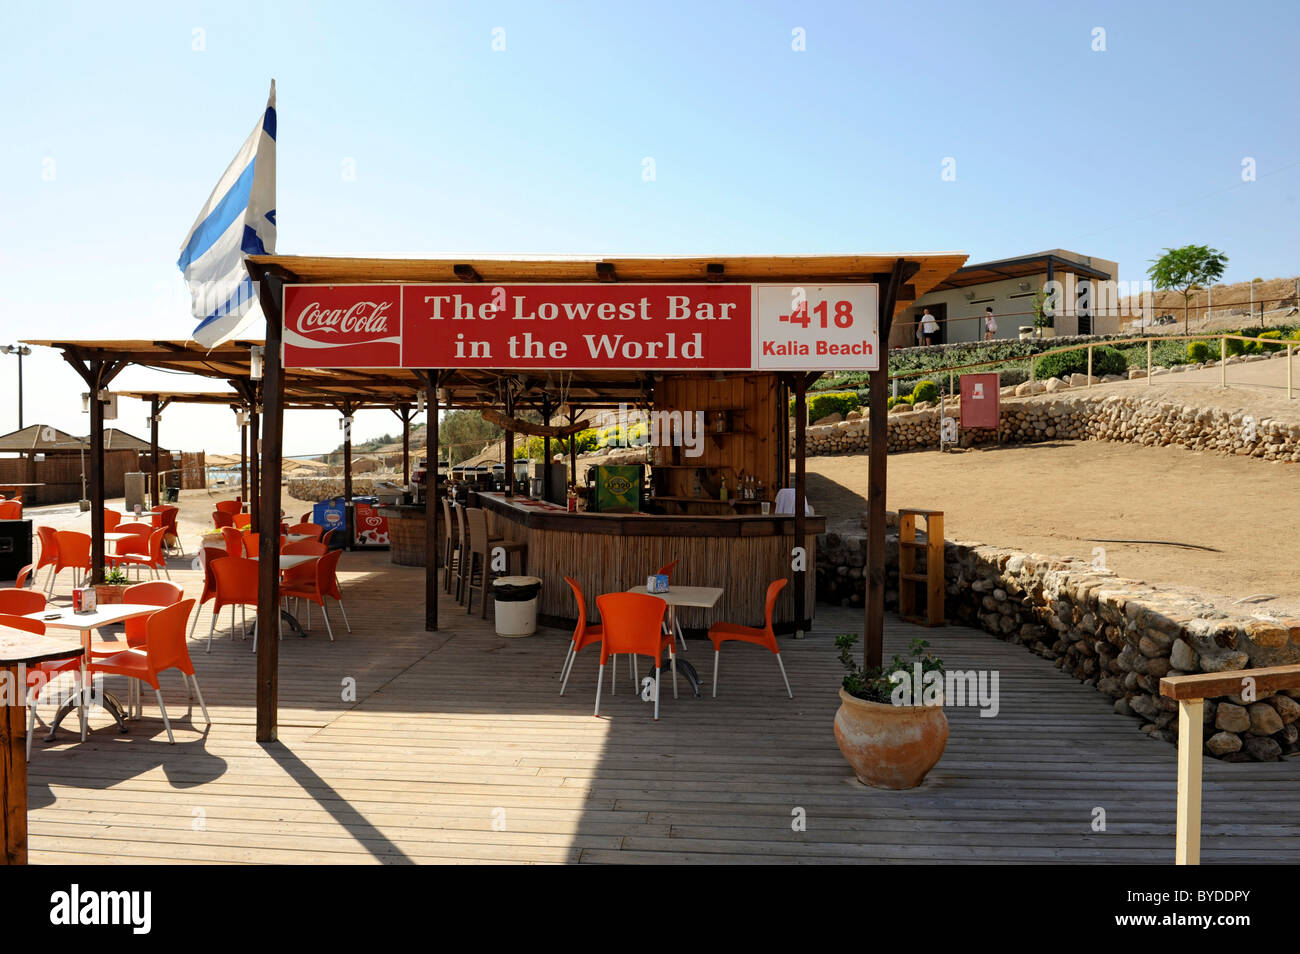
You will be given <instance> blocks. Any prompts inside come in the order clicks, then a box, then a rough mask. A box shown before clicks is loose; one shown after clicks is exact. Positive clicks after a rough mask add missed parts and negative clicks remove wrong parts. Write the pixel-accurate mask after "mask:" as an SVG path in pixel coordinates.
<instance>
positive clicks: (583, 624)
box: [560, 576, 617, 695]
mask: <svg viewBox="0 0 1300 954" xmlns="http://www.w3.org/2000/svg"><path fill="white" fill-rule="evenodd" d="M564 582H565V583H568V584H569V589H571V590H573V598H574V600H575V601H576V602H577V604H578V625H576V626H574V627H573V639H571V640H570V641H569V651H568V652H567V653H566V654H565V656H564V668H563V669H561V670H560V679H561V680H562V681H561V683H560V695H564V690H565V688H566V687H567V686H568V685H569V673H570V672H572V671H573V663H574V661H575V660H576V659H577V658H578V653H580V652H582V651H583V650H584V649H586V648H587V647H588V646H590V645H591V644H592V643H598V642H600V641H601V640H602V639H603V638H604V633H605V631H604V629H603V628H602V627H601V625H600V624H599V623H595V624H592V623H588V622H587V598H586V597H585V596H583V595H582V587H581V586H579V585H578V581H577V580H575V579H574V578H573V577H571V576H566V577H565V578H564ZM616 677H617V674H615V677H611V678H616Z"/></svg>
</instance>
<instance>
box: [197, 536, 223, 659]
mask: <svg viewBox="0 0 1300 954" xmlns="http://www.w3.org/2000/svg"><path fill="white" fill-rule="evenodd" d="M229 555H230V554H228V553H226V551H225V550H220V549H218V548H216V547H204V548H203V552H202V553H201V554H199V556H200V557H201V558H202V560H203V592H202V593H201V594H200V595H199V601H198V603H196V604H195V613H194V622H192V623H190V638H191V639H193V638H194V628H195V627H196V626H198V625H199V614H198V608H199V607H202V606H203V604H204V603H206V602H207V601H208V600H210V599H212V598H213V597H214V596H216V595H217V581H216V579H215V578H214V577H213V576H212V564H213V563H214V562H215V561H217V560H224V559H225V558H226V557H227V556H229Z"/></svg>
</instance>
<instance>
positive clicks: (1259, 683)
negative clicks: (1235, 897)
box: [1160, 665, 1300, 865]
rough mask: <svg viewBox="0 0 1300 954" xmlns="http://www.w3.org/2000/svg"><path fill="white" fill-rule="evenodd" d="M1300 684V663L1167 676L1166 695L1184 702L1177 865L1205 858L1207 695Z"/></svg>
mask: <svg viewBox="0 0 1300 954" xmlns="http://www.w3.org/2000/svg"><path fill="white" fill-rule="evenodd" d="M1279 689H1300V665H1297V666H1270V667H1267V668H1264V669H1235V670H1232V671H1231V672H1208V673H1199V674H1197V675H1194V676H1165V677H1164V678H1163V679H1161V680H1160V694H1161V695H1162V696H1165V697H1166V698H1169V699H1175V700H1177V702H1178V828H1177V833H1176V836H1175V842H1174V864H1179V865H1199V864H1200V863H1201V754H1202V753H1201V750H1202V749H1203V748H1204V741H1203V728H1204V721H1205V700H1206V699H1213V698H1215V697H1217V696H1234V695H1240V696H1241V697H1242V699H1243V700H1252V699H1256V698H1258V697H1259V695H1260V694H1261V693H1264V692H1276V691H1277V690H1279Z"/></svg>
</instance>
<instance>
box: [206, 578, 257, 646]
mask: <svg viewBox="0 0 1300 954" xmlns="http://www.w3.org/2000/svg"><path fill="white" fill-rule="evenodd" d="M212 579H213V582H214V583H215V584H216V589H217V591H216V593H215V594H214V595H213V600H215V602H214V603H213V606H212V625H211V626H210V627H209V628H208V652H212V634H213V632H214V631H215V630H216V628H217V616H218V615H220V613H221V611H222V610H223V609H225V608H226V607H227V606H229V607H230V632H231V634H232V635H233V634H234V632H235V607H236V606H240V607H244V606H252V607H253V608H254V609H256V607H257V561H256V560H246V559H244V558H243V557H234V556H228V557H226V558H225V559H224V560H216V561H215V562H213V564H212ZM243 624H244V625H243V634H244V637H245V638H247V636H248V617H247V616H245V617H244V619H243Z"/></svg>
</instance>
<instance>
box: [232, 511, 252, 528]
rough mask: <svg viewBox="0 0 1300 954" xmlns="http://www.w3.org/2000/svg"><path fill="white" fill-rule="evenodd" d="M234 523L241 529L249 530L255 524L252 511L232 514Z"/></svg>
mask: <svg viewBox="0 0 1300 954" xmlns="http://www.w3.org/2000/svg"><path fill="white" fill-rule="evenodd" d="M231 520H232V521H233V525H234V526H235V527H237V528H239V529H240V530H247V529H248V528H249V527H251V526H252V525H253V515H252V514H251V513H236V514H231Z"/></svg>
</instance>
